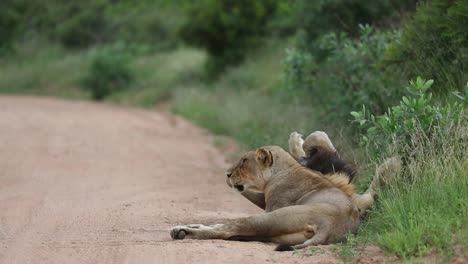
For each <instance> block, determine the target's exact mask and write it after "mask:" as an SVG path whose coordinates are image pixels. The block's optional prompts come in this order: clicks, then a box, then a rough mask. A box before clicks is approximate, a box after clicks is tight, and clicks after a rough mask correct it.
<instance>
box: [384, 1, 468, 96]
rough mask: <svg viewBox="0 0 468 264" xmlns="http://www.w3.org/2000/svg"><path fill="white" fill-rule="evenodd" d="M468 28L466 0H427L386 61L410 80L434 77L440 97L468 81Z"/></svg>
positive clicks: (435, 86) (435, 87)
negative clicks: (397, 67)
mask: <svg viewBox="0 0 468 264" xmlns="http://www.w3.org/2000/svg"><path fill="white" fill-rule="evenodd" d="M467 28H468V2H467V1H466V0H433V1H427V2H426V3H424V4H421V5H419V7H418V10H417V12H416V14H415V15H414V18H413V19H412V20H411V21H409V22H408V23H407V24H406V25H405V27H404V30H403V34H402V38H401V41H399V42H395V43H394V44H393V45H392V47H391V48H390V49H389V51H388V52H387V55H386V60H387V62H388V63H389V64H397V65H398V66H399V67H401V68H402V69H403V72H404V73H405V75H406V77H407V78H414V76H415V75H416V74H418V75H421V76H431V77H433V78H434V80H435V81H436V85H434V87H433V91H434V92H436V93H438V94H447V92H450V91H453V90H457V89H458V90H459V89H460V88H461V87H463V84H464V83H465V82H466V81H467V80H468V30H467Z"/></svg>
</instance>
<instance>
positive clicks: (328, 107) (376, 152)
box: [0, 0, 468, 257]
mask: <svg viewBox="0 0 468 264" xmlns="http://www.w3.org/2000/svg"><path fill="white" fill-rule="evenodd" d="M417 76H421V77H422V78H421V79H420V80H419V81H418V82H416V81H415V82H414V83H412V84H411V85H409V81H410V80H415V79H416V77H417ZM428 79H432V80H433V82H428V83H425V82H424V81H425V80H428ZM467 81H468V1H466V0H427V1H417V0H380V1H365V0H317V1H309V0H255V1H250V0H223V1H216V0H197V1H188V0H153V1H150V0H81V1H65V0H47V1H46V0H36V1H28V0H2V1H1V3H0V93H3V94H29V95H47V96H57V97H63V98H68V99H80V100H98V101H107V102H113V103H118V104H126V105H135V106H140V107H155V106H158V107H164V108H166V109H169V110H171V111H173V112H175V113H177V114H179V115H182V116H184V117H186V118H188V119H190V120H193V121H194V122H195V123H197V124H198V125H200V126H202V127H205V128H208V129H209V130H211V131H212V132H214V133H216V134H219V135H223V136H228V137H231V138H233V139H235V140H236V141H237V142H239V144H240V145H242V146H243V147H244V148H253V147H256V146H259V145H272V144H275V145H280V146H283V147H286V144H287V138H288V135H289V133H290V132H292V131H299V132H301V133H304V134H307V133H310V132H312V131H315V130H323V131H326V132H327V133H328V134H330V135H331V138H332V139H333V140H334V142H335V143H336V144H337V146H338V148H339V149H340V150H341V152H342V153H343V154H344V155H345V156H347V157H348V158H349V159H354V160H359V161H360V162H357V163H359V165H360V167H361V171H362V174H363V175H365V176H364V177H362V179H361V181H362V182H364V183H365V182H366V181H367V180H368V179H369V178H371V173H370V172H369V173H368V171H369V170H372V168H373V167H374V163H375V162H378V161H379V160H381V159H382V158H383V157H385V156H387V155H393V154H399V155H401V156H402V157H403V158H404V160H405V163H406V164H407V165H408V167H409V168H412V169H409V170H408V171H406V172H405V175H406V176H403V178H402V179H401V180H402V181H403V182H404V183H405V184H408V183H410V184H414V183H415V182H414V181H415V179H416V178H419V177H422V175H421V174H428V175H433V176H431V177H439V176H440V175H441V174H450V175H452V176H453V175H457V176H459V178H461V179H462V180H461V183H460V182H459V179H458V178H457V177H451V178H450V179H452V180H450V181H449V182H448V183H447V186H445V187H446V188H447V189H445V191H443V192H440V195H442V196H443V195H444V193H445V192H451V193H452V194H453V193H454V190H455V189H454V188H459V187H460V186H462V187H463V188H462V189H461V190H458V189H457V190H458V191H459V192H462V193H463V192H465V193H466V191H467V188H466V187H467V179H466V178H467V176H466V173H464V171H466V170H465V169H466V168H467V161H466V156H465V155H466V151H465V150H467V149H468V148H467V135H466V132H465V133H461V132H460V131H466V130H467V122H466V105H467V97H466V93H467V91H468V86H467V85H466V82H467ZM426 86H427V88H426ZM408 87H409V88H408ZM429 87H430V88H429ZM402 96H405V98H406V99H405V98H403V99H402ZM421 98H422V99H421ZM413 100H414V101H413ZM350 112H353V114H352V115H350ZM408 120H409V121H408ZM350 121H353V122H354V123H357V125H354V124H352V122H350ZM402 124H403V125H402ZM451 129H452V130H451ZM459 132H460V133H459ZM450 133H453V134H454V136H453V137H455V139H454V140H453V142H452V141H451V142H452V143H451V144H452V145H450V147H453V149H452V151H451V152H450V153H446V152H444V151H447V149H450V148H446V147H442V146H443V145H444V144H445V143H444V139H445V138H446V136H447V135H448V134H450ZM415 135H418V136H419V135H424V137H422V138H423V139H424V140H420V139H419V138H416V137H415ZM425 144H428V145H425ZM358 145H359V146H361V147H360V148H359V147H358ZM429 145H430V146H429ZM409 149H418V151H419V152H414V151H410V150H409ZM427 150H431V153H432V154H433V153H438V155H434V156H430V157H431V158H432V159H433V160H431V159H430V158H428V157H429V156H428V155H425V154H426V152H425V151H427ZM440 155H444V157H445V159H446V161H447V162H446V163H444V164H442V165H441V164H439V163H437V162H435V161H436V160H437V159H438V157H439V156H440ZM424 157H426V158H424ZM454 163H455V164H458V165H457V166H455V167H450V165H449V164H454ZM448 167H450V169H449V168H448ZM415 168H417V169H415ZM447 170H448V171H449V172H447ZM428 171H429V172H430V173H428ZM366 175H367V176H366ZM427 177H429V176H427ZM429 178H430V177H429ZM430 179H433V178H430ZM427 184H429V185H430V184H434V181H432V180H430V181H428V183H427ZM431 186H432V185H431ZM439 186H440V185H439ZM424 188H429V187H428V185H427V186H426V185H423V186H419V187H417V189H416V190H418V193H419V194H422V193H425V191H427V189H424ZM431 188H432V187H431ZM394 191H395V193H393V195H394V196H393V200H394V201H395V203H394V204H387V206H389V208H393V209H395V208H399V206H402V204H406V202H405V199H406V200H407V199H411V198H409V197H408V195H410V196H411V195H412V194H411V193H412V192H413V191H414V190H411V191H408V190H406V189H405V190H403V189H402V188H397V189H395V190H394ZM419 191H420V192H419ZM455 193H457V192H455ZM386 195H388V193H386ZM395 197H397V198H398V197H399V198H401V199H400V200H398V199H397V198H395ZM418 197H419V196H418ZM439 198H440V199H449V200H450V199H451V201H453V199H455V198H453V197H452V198H450V197H449V198H447V197H445V198H444V197H439ZM413 200H414V201H415V203H417V204H416V205H415V208H419V207H422V206H423V203H424V202H423V201H419V200H417V199H413ZM398 202H401V203H402V204H398ZM392 206H393V207H392ZM434 206H435V207H437V208H439V207H438V206H437V205H436V204H434ZM457 206H458V207H457ZM460 206H461V207H460ZM384 208H385V207H384ZM389 208H387V209H388V210H389V211H391V209H389ZM447 208H448V207H447V206H445V207H444V210H448V209H447ZM450 208H452V209H453V210H452V211H450V210H448V212H445V211H444V214H446V215H448V216H447V219H448V218H450V219H451V220H450V221H448V220H447V219H445V218H442V220H440V219H439V220H440V223H445V225H443V226H444V228H442V229H443V230H444V231H443V232H445V233H444V234H441V233H440V232H441V231H440V230H439V229H438V228H440V226H438V225H436V224H434V223H429V224H428V223H424V224H423V225H424V226H425V227H427V230H426V229H424V228H423V231H421V230H419V229H418V230H417V231H418V232H420V233H418V234H414V239H413V240H408V239H405V238H404V237H399V236H401V235H402V234H405V233H406V232H411V230H413V231H414V230H415V228H414V227H410V226H404V225H403V227H402V225H396V226H392V228H393V231H392V232H390V231H388V230H387V229H386V227H381V226H379V224H382V221H384V219H387V221H388V215H386V214H385V212H384V211H380V212H381V213H382V215H380V216H376V219H377V222H378V223H376V224H374V225H372V224H371V226H370V227H365V228H367V229H365V230H373V229H372V228H374V229H376V230H377V231H376V232H377V233H378V231H379V230H380V231H384V230H386V231H385V232H387V231H388V232H389V233H388V234H387V233H385V235H386V236H385V235H382V236H379V235H375V233H366V232H363V234H366V235H363V237H364V238H365V239H364V240H366V241H371V242H372V243H378V244H379V245H380V246H382V247H383V248H386V249H387V250H388V251H389V252H392V253H394V254H397V255H399V256H402V257H412V256H418V255H424V254H427V253H428V252H430V249H431V248H433V247H435V248H436V249H438V250H440V251H443V250H446V249H447V248H451V249H453V248H454V245H459V244H460V243H461V242H460V241H459V240H457V239H455V242H454V241H453V240H451V239H448V240H443V241H440V239H439V240H438V239H437V238H438V237H440V236H444V235H445V236H447V234H449V235H448V236H450V237H452V234H455V235H453V236H454V237H457V238H460V237H462V238H464V240H463V239H462V241H465V242H466V236H458V235H456V234H459V233H465V234H466V230H467V228H466V220H461V219H462V215H463V214H464V215H467V205H466V201H465V203H464V204H463V205H460V204H456V203H455V204H453V207H450ZM460 208H461V209H460ZM400 209H401V208H400ZM395 210H396V209H395ZM436 211H437V210H436ZM376 212H377V213H379V211H376ZM399 212H400V213H401V215H400V217H402V218H405V217H406V215H405V214H403V209H401V210H400V211H399ZM426 213H427V212H426ZM414 214H416V215H418V214H422V213H421V212H419V211H418V212H414ZM393 215H398V214H395V213H394V214H393ZM379 217H380V218H379ZM386 217H387V218H386ZM452 220H453V221H452ZM392 221H393V222H396V223H398V222H400V223H402V222H405V221H409V220H408V219H394V220H392ZM409 222H411V221H409ZM438 223H439V222H438ZM390 226H391V225H390ZM398 228H400V229H398ZM434 229H438V232H436V231H435V230H434ZM429 233H430V234H432V235H428V234H429ZM351 240H352V239H351ZM465 242H463V243H461V244H464V245H466V243H465ZM345 249H346V248H345ZM447 252H449V253H447V254H452V253H453V252H454V250H451V251H450V250H448V251H447ZM450 252H452V253H450Z"/></svg>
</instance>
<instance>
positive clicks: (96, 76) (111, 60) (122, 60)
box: [82, 45, 135, 100]
mask: <svg viewBox="0 0 468 264" xmlns="http://www.w3.org/2000/svg"><path fill="white" fill-rule="evenodd" d="M130 63H131V56H130V54H129V53H128V52H127V51H126V50H125V46H124V45H116V46H113V47H110V48H105V49H102V50H99V51H98V52H97V54H96V55H95V57H94V58H93V60H92V62H91V65H90V67H89V69H88V72H87V73H86V74H85V75H84V76H83V77H82V84H83V86H84V87H85V88H86V89H88V90H90V91H91V93H92V96H93V98H94V99H96V100H102V99H104V98H105V97H106V96H108V95H110V94H112V93H114V92H116V91H119V90H122V89H124V88H127V87H128V86H129V85H130V84H131V83H132V82H134V78H135V77H134V71H133V68H132V66H131V64H130Z"/></svg>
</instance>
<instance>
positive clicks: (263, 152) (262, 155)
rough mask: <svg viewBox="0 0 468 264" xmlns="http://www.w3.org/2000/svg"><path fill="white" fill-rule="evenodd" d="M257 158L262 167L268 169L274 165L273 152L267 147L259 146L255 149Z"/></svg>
mask: <svg viewBox="0 0 468 264" xmlns="http://www.w3.org/2000/svg"><path fill="white" fill-rule="evenodd" d="M255 160H256V161H257V163H258V164H259V165H260V166H261V167H263V168H265V169H266V168H268V167H270V166H271V165H273V154H272V153H271V151H269V150H267V149H265V148H258V149H257V150H256V151H255Z"/></svg>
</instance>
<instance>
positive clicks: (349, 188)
mask: <svg viewBox="0 0 468 264" xmlns="http://www.w3.org/2000/svg"><path fill="white" fill-rule="evenodd" d="M325 176H326V177H327V178H328V179H329V180H330V181H331V182H332V183H333V185H335V187H337V188H338V189H341V190H342V191H343V192H345V193H346V194H347V195H349V196H353V195H354V185H353V184H351V183H349V177H348V176H347V175H346V174H341V173H336V174H328V175H325Z"/></svg>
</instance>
